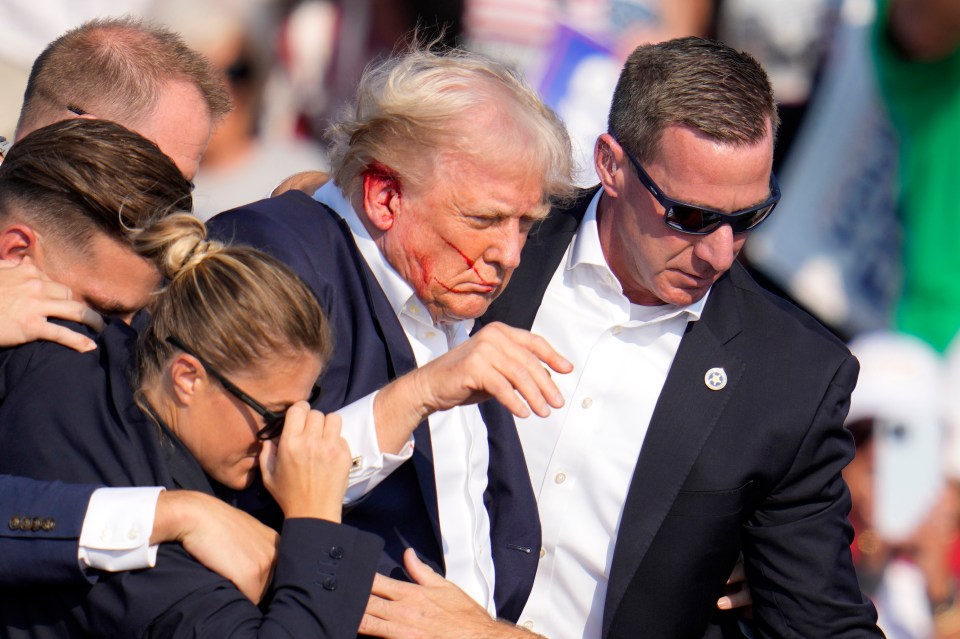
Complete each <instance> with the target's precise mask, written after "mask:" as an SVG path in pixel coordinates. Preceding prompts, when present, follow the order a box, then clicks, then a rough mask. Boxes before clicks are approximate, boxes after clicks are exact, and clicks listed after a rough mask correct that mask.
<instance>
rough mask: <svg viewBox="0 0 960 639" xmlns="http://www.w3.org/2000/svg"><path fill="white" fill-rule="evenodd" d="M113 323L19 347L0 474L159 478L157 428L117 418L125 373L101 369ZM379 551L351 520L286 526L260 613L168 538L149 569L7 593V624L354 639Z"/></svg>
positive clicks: (145, 481)
mask: <svg viewBox="0 0 960 639" xmlns="http://www.w3.org/2000/svg"><path fill="white" fill-rule="evenodd" d="M115 328H116V329H117V330H122V329H120V328H117V327H110V326H108V328H107V330H106V331H105V333H104V336H102V338H101V341H100V348H99V349H98V352H95V353H83V354H81V353H76V352H74V351H71V350H69V349H67V348H64V347H60V346H56V345H49V344H43V345H41V344H37V345H27V346H24V347H21V350H20V352H19V353H18V356H17V358H16V360H15V361H14V363H17V362H20V363H21V364H22V366H20V367H19V368H18V369H17V370H18V376H17V382H16V384H17V388H16V389H12V390H14V391H15V392H12V393H11V394H10V396H9V397H8V398H7V400H6V401H5V402H4V403H3V405H2V406H0V436H2V437H3V438H4V441H7V442H9V445H6V446H4V447H0V469H2V470H5V471H6V472H19V473H20V474H28V473H29V472H33V473H35V476H36V478H38V479H45V480H61V481H100V482H103V483H104V484H107V485H138V484H139V485H153V484H155V483H156V479H158V478H160V477H161V476H162V475H163V474H164V472H165V467H164V465H163V461H162V459H161V458H160V456H159V455H157V454H156V453H157V451H158V449H159V445H158V443H157V442H158V441H160V438H159V437H158V436H157V434H156V431H155V429H153V428H151V427H150V425H149V423H147V422H146V421H145V420H144V419H143V417H142V415H140V417H139V419H137V418H136V416H134V415H128V416H127V417H128V419H119V418H118V413H119V412H124V413H126V409H125V408H124V407H127V406H128V404H129V403H130V402H129V401H128V400H130V398H129V395H130V389H129V387H127V386H125V385H123V384H124V383H125V380H123V382H121V380H118V379H114V378H110V379H109V380H107V379H105V378H104V376H103V371H104V370H105V369H111V370H112V368H110V366H111V363H117V362H111V357H115V356H118V355H119V353H116V352H114V350H115V348H114V347H117V346H120V344H118V343H117V342H115V341H109V340H108V336H109V337H111V338H112V336H113V335H114V334H115V333H114V329H115ZM111 382H112V383H113V385H112V386H111ZM120 386H123V387H122V388H121V387H120ZM117 398H125V399H124V401H122V402H118V399H117ZM131 410H132V408H131ZM379 549H380V542H379V540H377V539H375V538H374V537H373V536H372V535H369V534H367V533H361V532H359V531H357V530H355V529H353V528H351V527H349V526H341V525H338V524H333V523H330V522H325V521H321V520H316V519H296V520H291V521H287V522H286V523H285V524H284V529H283V532H282V535H281V543H280V547H279V549H278V559H277V566H276V572H275V576H274V582H273V583H274V589H275V590H274V594H273V596H272V598H271V599H270V601H269V603H268V605H266V606H265V607H264V609H263V610H261V609H260V608H258V607H257V606H256V605H254V604H253V603H252V602H250V601H249V600H248V599H247V598H245V597H244V596H243V595H242V594H241V593H240V591H239V590H237V589H236V587H235V586H234V585H233V584H232V583H230V582H229V581H227V580H226V579H224V578H222V577H220V576H219V575H217V574H215V573H213V572H211V571H209V570H207V569H206V568H205V567H203V566H202V565H201V564H200V563H198V562H197V561H195V560H194V559H193V558H192V557H190V556H189V555H188V554H187V553H186V552H185V551H184V550H183V548H182V547H181V546H179V545H177V544H164V545H162V546H161V548H160V550H159V553H158V557H157V565H156V567H155V568H152V569H149V570H142V571H132V572H121V573H113V574H102V575H101V577H100V579H99V580H98V581H97V582H96V583H95V584H93V585H92V586H90V587H89V588H74V589H70V590H66V589H60V590H56V591H53V590H51V591H49V592H47V591H40V590H32V591H31V590H23V591H20V590H18V591H17V592H16V593H13V596H10V597H7V596H6V594H5V596H3V597H0V620H3V621H4V622H7V623H11V621H10V620H13V622H14V623H17V624H20V623H21V622H19V621H17V619H18V618H19V617H18V616H22V617H23V619H24V621H23V622H22V626H32V627H33V628H35V629H37V630H38V631H39V632H38V636H49V634H44V628H46V627H48V626H52V625H53V624H55V623H60V622H65V623H68V624H69V626H68V627H69V632H70V633H72V634H70V636H79V635H80V634H81V633H83V635H84V636H87V635H89V636H95V637H117V638H118V639H119V638H123V639H129V638H131V637H154V636H156V637H284V638H287V637H316V638H320V639H331V638H341V637H353V636H355V634H356V629H357V627H358V626H359V623H360V618H361V616H362V613H363V609H364V607H365V605H366V602H367V598H368V595H369V592H370V586H371V583H372V581H373V574H374V571H375V566H376V563H377V560H378V558H379ZM74 562H76V556H74ZM79 611H82V614H78V613H79ZM15 617H16V618H15ZM0 634H3V632H2V630H0Z"/></svg>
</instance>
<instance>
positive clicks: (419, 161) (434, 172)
mask: <svg viewBox="0 0 960 639" xmlns="http://www.w3.org/2000/svg"><path fill="white" fill-rule="evenodd" d="M331 141H332V143H333V145H332V147H333V148H332V152H331V165H332V167H333V176H334V181H335V182H336V184H337V185H338V186H339V187H340V188H341V189H342V190H343V191H344V193H345V194H346V195H347V197H348V198H350V199H351V200H352V202H353V203H354V207H355V208H356V209H357V211H358V212H359V213H360V216H361V219H362V221H363V222H364V225H365V226H366V228H367V229H368V230H369V231H370V233H371V235H372V236H373V238H374V240H375V241H376V242H377V244H378V246H379V247H380V250H381V251H382V252H383V254H384V256H385V257H386V259H387V261H388V262H389V263H390V264H391V265H392V266H393V267H394V268H395V269H396V270H397V272H398V273H400V275H401V276H402V277H403V278H404V279H405V280H406V281H407V282H408V283H409V284H410V286H411V287H412V288H413V289H414V292H415V293H416V295H417V297H418V298H419V299H420V300H421V301H422V302H423V303H424V304H425V305H426V306H427V308H428V309H430V313H431V315H432V316H433V319H434V320H435V321H439V320H451V319H462V318H471V317H478V316H479V315H481V314H482V313H483V312H484V311H485V310H486V308H487V306H488V305H489V304H490V302H491V301H492V300H493V298H494V297H495V296H496V295H497V294H498V293H499V292H500V291H501V290H502V289H503V287H504V286H505V285H506V283H507V280H508V279H509V277H510V275H511V273H512V272H513V269H514V268H516V266H517V264H518V263H519V257H520V249H521V248H522V247H523V243H524V242H525V240H526V235H527V232H528V230H529V228H530V225H531V224H532V223H533V222H534V221H535V220H538V219H541V218H542V217H543V216H545V215H546V213H547V211H548V210H549V204H550V201H551V199H553V198H558V197H562V196H565V195H567V194H569V192H570V186H569V185H570V184H571V182H572V180H571V164H572V160H571V151H570V141H569V137H568V136H567V133H566V130H565V129H564V127H563V124H562V123H561V122H560V120H559V119H558V118H557V116H556V115H555V114H554V113H553V112H552V111H551V110H550V109H549V108H548V107H546V106H545V105H544V104H543V102H542V101H541V100H540V99H539V98H538V97H537V95H536V93H535V92H534V91H533V90H532V89H530V88H529V87H528V86H527V85H526V84H525V83H524V81H523V80H522V79H521V78H520V77H519V76H518V75H517V74H516V73H514V72H513V71H511V70H510V69H508V68H506V67H505V66H503V65H501V64H499V63H497V62H494V61H492V60H489V59H487V58H484V57H482V56H479V55H476V54H472V53H468V52H464V51H459V50H453V51H450V52H447V53H445V54H438V53H435V52H433V51H430V50H428V49H424V48H417V49H415V50H413V51H411V52H409V53H406V54H404V55H400V56H396V57H393V58H391V59H389V60H387V61H385V62H384V63H382V64H380V65H377V66H374V67H371V68H369V69H368V70H367V71H366V72H365V73H364V74H363V77H362V79H361V80H360V84H359V87H358V90H357V99H356V102H355V104H354V105H353V106H352V107H351V108H350V109H349V110H348V111H346V112H345V113H344V116H343V118H342V120H341V121H340V122H339V123H338V124H337V125H335V126H334V127H333V128H332V129H331Z"/></svg>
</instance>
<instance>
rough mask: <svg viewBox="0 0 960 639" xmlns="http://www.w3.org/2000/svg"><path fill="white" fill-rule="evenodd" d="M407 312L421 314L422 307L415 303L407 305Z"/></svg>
mask: <svg viewBox="0 0 960 639" xmlns="http://www.w3.org/2000/svg"><path fill="white" fill-rule="evenodd" d="M407 312H408V313H410V314H411V315H419V314H420V309H419V308H417V307H416V306H414V305H413V304H411V305H410V306H408V307H407Z"/></svg>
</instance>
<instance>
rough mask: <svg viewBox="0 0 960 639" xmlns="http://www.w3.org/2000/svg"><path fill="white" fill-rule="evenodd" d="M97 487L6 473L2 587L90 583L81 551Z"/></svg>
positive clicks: (1, 498) (1, 503)
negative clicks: (86, 518) (82, 565)
mask: <svg viewBox="0 0 960 639" xmlns="http://www.w3.org/2000/svg"><path fill="white" fill-rule="evenodd" d="M96 488H97V487H96V486H93V485H84V484H64V483H61V482H41V481H35V480H32V479H28V478H26V477H12V476H10V475H0V586H21V585H24V584H31V585H40V584H54V583H60V584H65V583H75V584H83V583H86V582H87V578H86V576H85V575H84V574H83V572H81V570H80V565H79V564H78V563H77V552H78V542H79V539H80V530H81V528H82V527H83V518H84V516H85V515H86V512H87V504H88V503H89V502H90V495H91V494H92V493H93V491H94V490H96Z"/></svg>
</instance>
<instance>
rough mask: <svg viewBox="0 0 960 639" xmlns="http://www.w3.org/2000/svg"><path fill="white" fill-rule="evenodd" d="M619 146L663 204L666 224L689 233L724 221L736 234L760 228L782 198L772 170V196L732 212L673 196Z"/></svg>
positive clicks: (707, 231)
mask: <svg viewBox="0 0 960 639" xmlns="http://www.w3.org/2000/svg"><path fill="white" fill-rule="evenodd" d="M620 146H621V148H623V152H624V153H626V154H627V157H628V158H630V162H631V164H633V168H634V169H636V170H637V177H639V178H640V183H641V184H643V185H644V186H645V187H647V190H648V191H650V194H651V195H653V199H655V200H656V201H657V202H659V203H660V206H662V207H663V210H664V214H663V222H664V224H666V225H667V226H668V227H670V228H672V229H673V230H675V231H680V232H681V233H688V234H690V235H708V234H710V233H713V232H714V231H716V230H717V229H718V228H720V227H721V226H723V225H724V224H729V225H730V228H731V230H733V232H734V233H735V234H739V233H746V232H747V231H751V230H753V229H755V228H757V227H758V226H759V225H760V223H761V222H763V221H764V220H765V219H767V218H768V217H769V216H770V213H772V212H773V209H774V207H776V206H777V202H779V201H780V185H779V184H777V178H776V176H774V174H773V173H771V174H770V197H769V198H767V200H766V201H764V202H761V203H760V204H756V205H754V206H751V207H749V208H746V209H742V210H740V211H734V212H733V213H725V212H723V211H717V210H716V209H711V208H707V207H705V206H698V205H696V204H687V203H686V202H680V201H679V200H674V199H673V198H671V197H668V196H667V195H665V194H664V192H663V190H662V189H661V188H660V187H659V186H657V183H656V182H654V181H653V179H652V178H651V177H650V176H649V175H648V174H647V172H646V171H644V170H643V167H642V166H640V163H639V162H637V160H636V158H634V157H633V154H632V153H630V151H627V149H626V147H623V145H620Z"/></svg>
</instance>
